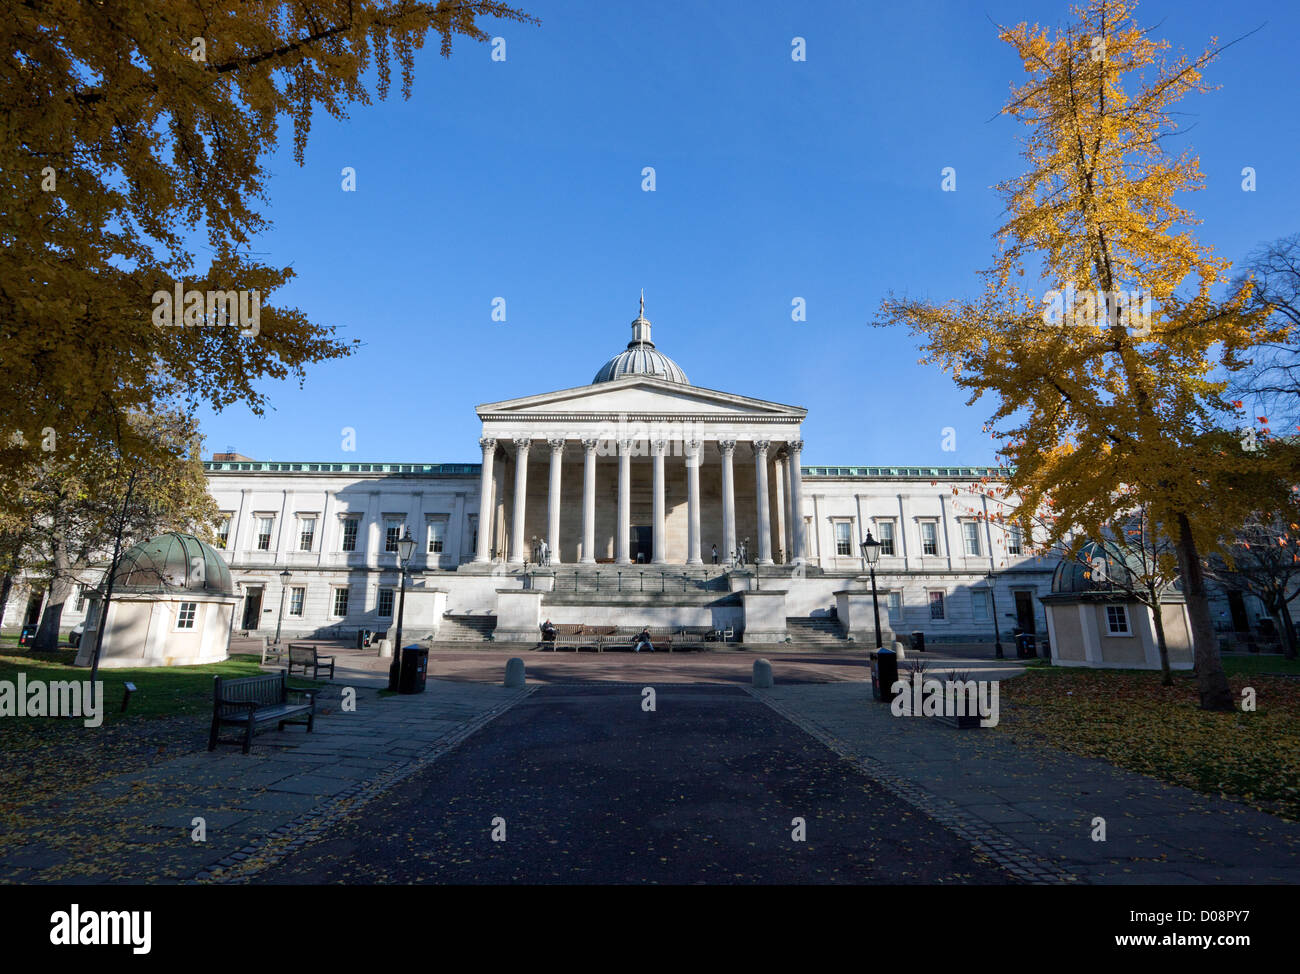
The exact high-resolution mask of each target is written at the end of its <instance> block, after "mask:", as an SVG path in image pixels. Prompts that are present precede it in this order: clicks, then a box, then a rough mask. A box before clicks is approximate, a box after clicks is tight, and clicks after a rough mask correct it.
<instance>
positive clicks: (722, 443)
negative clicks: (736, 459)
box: [718, 440, 736, 456]
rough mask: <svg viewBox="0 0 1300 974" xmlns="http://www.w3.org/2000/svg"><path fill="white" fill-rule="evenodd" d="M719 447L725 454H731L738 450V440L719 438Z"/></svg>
mask: <svg viewBox="0 0 1300 974" xmlns="http://www.w3.org/2000/svg"><path fill="white" fill-rule="evenodd" d="M718 449H719V450H721V451H722V454H723V456H729V455H730V454H732V453H734V452H735V451H736V441H735V440H718Z"/></svg>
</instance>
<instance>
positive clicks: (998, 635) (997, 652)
mask: <svg viewBox="0 0 1300 974" xmlns="http://www.w3.org/2000/svg"><path fill="white" fill-rule="evenodd" d="M988 583H989V602H991V603H992V605H991V606H990V608H991V609H992V610H993V655H994V656H996V657H997V658H998V659H1004V658H1005V657H1004V655H1003V653H1002V627H1001V626H1000V625H998V595H997V588H996V585H997V583H996V582H995V581H994V580H993V573H992V572H989V573H988Z"/></svg>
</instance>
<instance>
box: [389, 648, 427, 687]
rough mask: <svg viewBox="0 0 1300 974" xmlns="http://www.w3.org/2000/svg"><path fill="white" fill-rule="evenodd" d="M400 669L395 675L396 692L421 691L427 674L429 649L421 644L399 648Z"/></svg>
mask: <svg viewBox="0 0 1300 974" xmlns="http://www.w3.org/2000/svg"><path fill="white" fill-rule="evenodd" d="M401 653H402V669H401V671H400V672H399V674H398V677H397V692H398V693H423V692H424V681H425V679H426V678H427V677H428V675H429V650H428V649H427V648H426V647H423V646H415V645H411V646H406V647H404V648H403V649H402V650H401Z"/></svg>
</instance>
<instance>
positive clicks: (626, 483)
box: [614, 440, 633, 565]
mask: <svg viewBox="0 0 1300 974" xmlns="http://www.w3.org/2000/svg"><path fill="white" fill-rule="evenodd" d="M632 443H633V441H632V440H619V441H618V528H617V530H618V534H616V535H615V536H614V551H615V552H616V554H615V556H614V560H615V561H616V562H618V563H619V564H620V565H630V564H632V557H631V555H630V554H629V550H628V538H629V535H631V533H632Z"/></svg>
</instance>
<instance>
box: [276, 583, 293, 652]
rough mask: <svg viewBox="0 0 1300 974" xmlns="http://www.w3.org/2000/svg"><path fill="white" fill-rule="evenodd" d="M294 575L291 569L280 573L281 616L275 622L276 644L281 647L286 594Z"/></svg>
mask: <svg viewBox="0 0 1300 974" xmlns="http://www.w3.org/2000/svg"><path fill="white" fill-rule="evenodd" d="M292 577H293V573H292V572H290V571H289V569H287V568H286V569H285V570H284V571H282V572H280V616H279V618H277V619H276V620H275V644H276V645H277V646H278V645H280V627H281V626H282V625H283V624H284V593H285V592H287V591H288V590H289V579H291V578H292Z"/></svg>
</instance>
